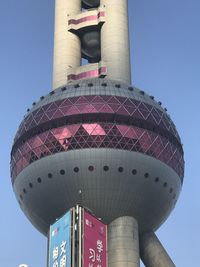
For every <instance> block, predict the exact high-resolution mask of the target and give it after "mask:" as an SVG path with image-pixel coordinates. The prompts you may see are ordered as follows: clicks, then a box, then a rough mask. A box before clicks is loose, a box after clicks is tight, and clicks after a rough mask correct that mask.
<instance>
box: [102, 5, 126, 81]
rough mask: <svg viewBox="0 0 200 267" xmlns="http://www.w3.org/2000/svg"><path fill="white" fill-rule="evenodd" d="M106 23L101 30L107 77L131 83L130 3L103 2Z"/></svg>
mask: <svg viewBox="0 0 200 267" xmlns="http://www.w3.org/2000/svg"><path fill="white" fill-rule="evenodd" d="M101 6H102V7H104V8H105V20H106V22H105V23H104V25H103V26H102V29H101V59H102V61H103V62H105V63H106V66H107V77H108V78H109V79H114V80H120V81H122V82H126V83H128V84H130V83H131V66H130V47H129V29H128V1H127V0H109V1H108V0H101Z"/></svg>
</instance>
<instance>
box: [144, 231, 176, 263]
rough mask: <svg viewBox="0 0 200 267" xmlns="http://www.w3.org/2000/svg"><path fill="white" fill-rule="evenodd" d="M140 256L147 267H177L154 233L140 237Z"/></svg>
mask: <svg viewBox="0 0 200 267" xmlns="http://www.w3.org/2000/svg"><path fill="white" fill-rule="evenodd" d="M140 255H141V259H142V261H143V263H144V265H145V266H146V267H176V266H175V264H174V263H173V262H172V260H171V259H170V257H169V255H168V254H167V252H166V250H165V249H164V247H163V246H162V244H161V243H160V241H159V239H158V238H157V236H156V235H155V234H154V233H153V232H149V233H145V234H142V235H141V236H140Z"/></svg>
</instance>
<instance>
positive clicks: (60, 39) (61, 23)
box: [53, 0, 81, 89]
mask: <svg viewBox="0 0 200 267" xmlns="http://www.w3.org/2000/svg"><path fill="white" fill-rule="evenodd" d="M80 12H81V0H73V1H70V0H55V33H54V62H53V89H56V88H58V87H59V86H63V85H66V83H67V70H68V69H70V68H76V67H79V66H80V64H81V43H80V40H79V38H78V36H76V35H75V34H73V33H71V32H69V31H68V20H69V18H70V16H72V15H77V14H79V13H80Z"/></svg>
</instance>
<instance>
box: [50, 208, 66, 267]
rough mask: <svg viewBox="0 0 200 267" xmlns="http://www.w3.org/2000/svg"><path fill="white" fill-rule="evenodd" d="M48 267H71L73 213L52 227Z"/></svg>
mask: <svg viewBox="0 0 200 267" xmlns="http://www.w3.org/2000/svg"><path fill="white" fill-rule="evenodd" d="M48 267H71V212H70V211H69V212H67V213H66V214H65V215H64V216H63V217H61V218H60V219H59V220H57V221H56V222H55V223H54V224H53V225H51V226H50V231H49V260H48Z"/></svg>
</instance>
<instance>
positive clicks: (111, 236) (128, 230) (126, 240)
mask: <svg viewBox="0 0 200 267" xmlns="http://www.w3.org/2000/svg"><path fill="white" fill-rule="evenodd" d="M125 266H126V267H139V266H140V253H139V237H138V224H137V221H136V220H135V219H134V218H133V217H128V216H126V217H121V218H118V219H116V220H115V221H113V222H112V223H111V224H110V225H109V226H108V267H125Z"/></svg>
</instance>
